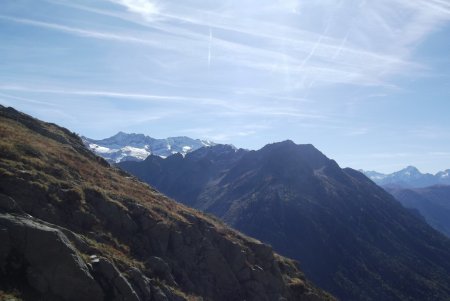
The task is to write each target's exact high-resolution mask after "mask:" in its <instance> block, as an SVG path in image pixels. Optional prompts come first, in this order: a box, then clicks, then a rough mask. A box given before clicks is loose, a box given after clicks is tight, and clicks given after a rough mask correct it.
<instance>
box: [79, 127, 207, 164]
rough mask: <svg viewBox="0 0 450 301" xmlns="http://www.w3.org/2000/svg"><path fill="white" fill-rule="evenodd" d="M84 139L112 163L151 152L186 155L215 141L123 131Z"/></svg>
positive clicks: (132, 158)
mask: <svg viewBox="0 0 450 301" xmlns="http://www.w3.org/2000/svg"><path fill="white" fill-rule="evenodd" d="M82 140H83V142H84V144H85V145H86V146H87V147H88V148H90V149H91V150H92V151H93V152H95V153H96V154H97V155H99V156H101V157H103V158H104V159H106V160H107V161H108V162H111V163H117V162H121V161H142V160H144V159H145V158H147V156H148V155H150V154H154V155H156V156H161V157H168V156H170V155H172V154H175V153H180V154H182V155H185V154H187V153H189V152H191V151H194V150H196V149H199V148H201V147H203V146H211V145H214V143H213V142H211V141H208V140H199V139H192V138H189V137H169V138H166V139H155V138H152V137H149V136H145V135H144V134H127V133H123V132H119V133H117V134H116V135H114V136H112V137H109V138H105V139H101V140H94V139H90V138H87V137H82Z"/></svg>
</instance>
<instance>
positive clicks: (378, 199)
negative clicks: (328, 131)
mask: <svg viewBox="0 0 450 301" xmlns="http://www.w3.org/2000/svg"><path fill="white" fill-rule="evenodd" d="M118 166H119V167H121V168H123V169H124V170H126V171H128V172H130V173H132V174H134V175H136V176H137V177H139V178H140V179H142V180H144V181H146V182H147V183H149V184H151V185H152V186H154V187H155V188H157V189H158V190H159V191H161V192H163V193H165V194H167V195H168V196H170V197H173V198H174V199H176V200H178V201H179V202H182V203H184V204H187V205H189V206H192V207H195V208H197V209H201V210H203V211H205V212H208V213H212V214H215V215H216V216H218V217H220V218H222V219H223V220H224V221H226V222H227V223H228V224H229V225H232V226H233V227H235V228H237V229H238V230H240V231H242V232H244V233H245V234H248V235H251V236H254V237H256V238H258V239H261V240H262V241H265V242H267V243H270V244H271V245H272V246H273V248H274V249H275V250H277V251H278V252H281V253H282V254H284V255H287V256H289V257H291V258H294V259H297V260H299V262H300V265H301V267H302V269H303V270H304V271H305V273H306V274H307V275H308V277H310V278H311V279H312V280H313V281H315V282H316V283H317V284H318V285H320V286H321V287H322V288H324V289H326V290H328V291H330V292H332V293H333V294H335V295H336V296H337V297H338V298H340V299H341V300H346V301H349V300H355V301H356V300H450V240H449V239H447V238H446V237H445V236H444V235H442V234H441V233H439V232H437V231H436V230H434V229H433V228H431V227H430V226H429V225H428V224H427V223H426V222H425V221H424V219H423V218H422V217H420V216H419V215H418V214H415V213H413V212H411V210H408V209H406V208H404V207H403V206H402V205H401V204H400V203H399V202H398V201H396V200H395V199H394V197H393V196H391V195H390V194H389V193H387V192H386V191H385V190H383V189H381V188H380V187H379V186H377V185H375V184H374V183H373V182H372V181H370V180H369V179H368V178H367V177H365V176H364V175H363V174H362V173H360V172H358V171H356V170H353V169H349V168H346V169H341V168H340V167H339V166H338V164H337V163H336V162H335V161H333V160H330V159H328V158H327V157H326V156H325V155H323V154H322V153H321V152H320V151H319V150H317V149H316V148H315V147H314V146H312V145H296V144H294V143H293V142H292V141H284V142H280V143H274V144H269V145H266V146H265V147H263V148H262V149H260V150H257V151H247V150H242V149H234V148H232V147H230V146H226V145H215V146H212V147H206V148H201V149H198V150H196V151H193V152H191V153H188V154H187V155H186V156H184V157H183V156H182V155H180V154H175V155H172V156H170V157H167V158H165V159H164V158H161V157H157V156H153V155H150V156H149V157H148V158H147V159H146V160H144V161H141V162H131V161H128V162H121V163H119V164H118Z"/></svg>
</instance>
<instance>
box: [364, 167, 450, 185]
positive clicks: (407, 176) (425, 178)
mask: <svg viewBox="0 0 450 301" xmlns="http://www.w3.org/2000/svg"><path fill="white" fill-rule="evenodd" d="M360 171H361V172H363V173H364V174H365V175H366V176H367V177H369V178H370V179H371V180H372V181H374V182H375V183H377V184H378V185H381V186H389V187H401V188H420V187H427V186H432V185H450V176H449V175H450V169H447V170H445V171H440V172H438V173H436V174H435V175H432V174H430V173H425V174H423V173H421V172H420V171H419V170H418V169H417V168H416V167H414V166H408V167H406V168H404V169H402V170H399V171H397V172H394V173H391V174H383V173H379V172H376V171H364V170H360Z"/></svg>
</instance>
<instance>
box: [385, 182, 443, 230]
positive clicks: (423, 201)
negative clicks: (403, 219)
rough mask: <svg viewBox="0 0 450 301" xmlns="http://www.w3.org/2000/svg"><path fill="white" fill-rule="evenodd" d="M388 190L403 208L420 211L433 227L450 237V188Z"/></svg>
mask: <svg viewBox="0 0 450 301" xmlns="http://www.w3.org/2000/svg"><path fill="white" fill-rule="evenodd" d="M386 190H387V191H388V192H389V193H391V194H392V195H393V196H395V198H396V199H397V200H399V201H400V202H401V203H402V204H403V206H405V207H406V208H412V209H416V210H418V211H419V213H420V214H421V215H422V216H423V217H424V218H425V220H426V221H427V222H428V223H429V224H430V225H431V226H433V227H434V228H435V229H436V230H439V231H441V232H442V233H444V234H445V235H447V237H450V186H438V185H435V186H430V187H425V188H415V189H408V188H406V189H405V188H386Z"/></svg>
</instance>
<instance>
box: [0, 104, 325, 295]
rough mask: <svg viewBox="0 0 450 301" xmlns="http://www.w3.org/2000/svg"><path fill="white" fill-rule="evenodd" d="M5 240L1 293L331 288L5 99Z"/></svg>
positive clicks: (1, 220)
mask: <svg viewBox="0 0 450 301" xmlns="http://www.w3.org/2000/svg"><path fill="white" fill-rule="evenodd" d="M0 241H1V244H0V298H15V299H22V300H50V301H52V300H55V301H56V300H93V301H94V300H95V301H97V300H136V301H138V300H141V301H142V300H150V301H152V300H156V301H160V300H177V301H178V300H332V297H330V296H328V295H327V294H325V293H323V292H322V291H320V290H318V289H316V288H314V287H313V286H312V285H311V284H310V283H309V282H308V280H307V279H305V277H304V276H303V274H302V273H301V272H300V271H299V270H298V269H297V267H296V265H295V263H294V262H293V261H291V260H289V259H286V258H283V257H281V256H279V255H277V254H274V253H273V252H272V249H271V247H269V246H267V245H265V244H262V243H261V242H259V241H257V240H254V239H251V238H248V237H245V236H243V235H242V234H240V233H238V232H236V231H234V230H231V229H230V228H228V227H227V226H225V225H223V224H222V223H220V222H219V221H217V220H216V219H214V218H211V217H208V216H206V215H204V214H202V213H199V212H197V211H196V210H193V209H189V208H187V207H184V206H182V205H179V204H177V203H175V202H173V201H172V200H170V199H168V198H166V197H165V196H163V195H162V194H160V193H159V192H157V191H155V190H153V189H152V188H151V187H149V186H147V185H145V184H143V183H141V182H139V181H138V180H137V179H135V178H133V177H131V176H129V175H127V174H126V173H124V172H121V171H119V170H117V169H115V168H113V167H111V166H109V164H108V163H107V162H106V161H105V160H103V159H101V158H99V157H97V156H95V155H94V154H93V153H91V152H90V151H89V150H87V149H86V148H85V146H84V145H83V143H82V141H81V139H80V138H79V137H78V136H76V135H75V134H73V133H71V132H69V131H67V130H66V129H63V128H60V127H58V126H56V125H54V124H49V123H44V122H41V121H39V120H36V119H33V118H31V117H29V116H27V115H25V114H22V113H19V112H17V111H15V110H14V109H12V108H4V107H1V106H0Z"/></svg>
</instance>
